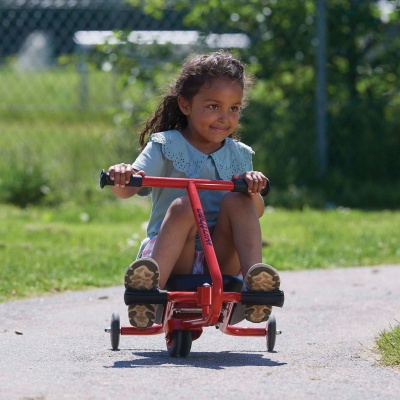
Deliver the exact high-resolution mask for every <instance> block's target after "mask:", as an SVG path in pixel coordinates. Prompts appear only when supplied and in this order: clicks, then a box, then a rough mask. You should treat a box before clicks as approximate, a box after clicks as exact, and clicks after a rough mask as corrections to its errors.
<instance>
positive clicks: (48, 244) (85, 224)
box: [0, 189, 400, 301]
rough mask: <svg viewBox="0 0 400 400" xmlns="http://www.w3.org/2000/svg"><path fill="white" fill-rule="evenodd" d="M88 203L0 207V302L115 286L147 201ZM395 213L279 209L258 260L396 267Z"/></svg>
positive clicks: (133, 248)
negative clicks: (57, 205) (394, 264)
mask: <svg viewBox="0 0 400 400" xmlns="http://www.w3.org/2000/svg"><path fill="white" fill-rule="evenodd" d="M107 191H108V189H104V190H103V191H101V190H100V189H97V190H96V191H95V194H94V196H93V203H92V204H91V205H88V206H76V205H71V204H70V205H68V204H65V205H64V206H62V207H58V208H36V207H31V208H26V209H19V208H16V207H13V206H6V205H1V206H0V220H1V223H0V260H1V261H0V263H1V268H0V299H1V300H3V301H4V300H7V299H11V298H15V297H27V296H33V295H41V294H44V293H49V292H54V291H65V290H75V289H84V288H90V287H101V286H109V285H119V284H122V275H123V272H124V269H125V267H126V266H127V265H128V264H129V263H130V262H131V261H132V259H134V258H135V257H136V253H137V250H138V246H139V243H140V239H141V238H143V237H144V235H145V231H144V225H145V223H146V221H147V219H148V215H149V210H150V207H149V204H148V202H147V201H146V200H145V199H141V198H138V197H135V198H133V199H130V200H126V201H122V202H110V203H106V204H104V205H99V204H101V202H100V198H101V197H102V196H104V195H106V193H107ZM398 226H400V212H360V211H355V210H353V211H350V212H347V211H346V212H343V211H337V210H331V211H317V210H307V211H303V212H301V211H286V210H281V209H277V210H273V211H272V209H267V214H266V216H265V217H263V219H262V231H263V237H264V239H265V240H266V241H267V243H268V245H267V246H266V247H264V249H263V258H264V261H265V262H268V263H269V264H271V265H273V266H275V267H276V268H278V269H279V270H300V269H316V268H335V267H347V266H357V265H362V266H364V265H377V264H385V263H396V262H397V263H399V262H400V249H399V248H398V246H397V244H398V232H397V227H398Z"/></svg>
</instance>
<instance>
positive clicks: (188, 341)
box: [167, 330, 192, 358]
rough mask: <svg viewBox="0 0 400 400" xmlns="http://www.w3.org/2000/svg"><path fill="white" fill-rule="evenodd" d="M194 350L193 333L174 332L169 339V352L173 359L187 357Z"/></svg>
mask: <svg viewBox="0 0 400 400" xmlns="http://www.w3.org/2000/svg"><path fill="white" fill-rule="evenodd" d="M191 348H192V332H191V331H184V330H179V331H172V332H170V333H169V335H168V337H167V350H168V354H169V355H170V356H171V357H182V358H184V357H187V356H188V355H189V353H190V350H191Z"/></svg>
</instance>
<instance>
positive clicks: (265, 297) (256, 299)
mask: <svg viewBox="0 0 400 400" xmlns="http://www.w3.org/2000/svg"><path fill="white" fill-rule="evenodd" d="M284 302H285V294H284V293H283V291H282V290H274V291H272V292H242V304H246V305H248V306H251V305H262V304H264V305H266V306H275V307H282V306H283V303H284Z"/></svg>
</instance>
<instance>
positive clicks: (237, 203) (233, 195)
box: [220, 192, 253, 211]
mask: <svg viewBox="0 0 400 400" xmlns="http://www.w3.org/2000/svg"><path fill="white" fill-rule="evenodd" d="M248 206H253V202H252V201H251V198H250V197H249V196H247V195H246V194H245V193H238V192H229V193H227V194H226V195H225V196H224V197H223V198H222V201H221V206H220V207H221V209H227V210H229V209H233V210H236V211H237V210H238V209H240V208H242V207H248Z"/></svg>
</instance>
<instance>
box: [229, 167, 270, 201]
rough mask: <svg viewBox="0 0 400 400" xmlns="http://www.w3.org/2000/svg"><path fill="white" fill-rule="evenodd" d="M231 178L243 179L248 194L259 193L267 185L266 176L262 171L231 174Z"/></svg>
mask: <svg viewBox="0 0 400 400" xmlns="http://www.w3.org/2000/svg"><path fill="white" fill-rule="evenodd" d="M232 179H244V180H245V181H246V183H247V188H248V192H249V194H250V195H252V196H253V195H255V194H256V193H260V192H261V190H263V189H264V188H265V187H266V186H267V178H266V177H265V175H264V174H263V173H262V172H258V171H248V172H245V173H244V174H242V175H233V177H232Z"/></svg>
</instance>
